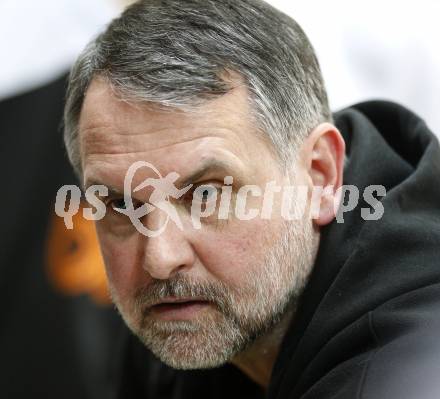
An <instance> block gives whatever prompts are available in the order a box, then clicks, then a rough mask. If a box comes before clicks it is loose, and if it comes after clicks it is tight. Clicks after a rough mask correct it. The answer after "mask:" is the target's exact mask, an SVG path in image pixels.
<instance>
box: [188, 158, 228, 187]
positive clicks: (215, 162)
mask: <svg viewBox="0 0 440 399" xmlns="http://www.w3.org/2000/svg"><path fill="white" fill-rule="evenodd" d="M232 170H233V167H232V165H231V164H229V163H227V162H224V161H221V160H219V159H216V158H208V159H207V160H205V161H203V163H202V164H201V165H200V166H199V167H198V168H197V169H196V170H195V171H194V172H192V173H191V174H190V175H189V176H187V177H186V178H185V179H182V182H181V186H182V187H186V186H187V185H189V184H192V183H194V182H196V181H197V180H199V179H201V178H202V177H204V176H206V175H207V174H209V173H212V172H218V171H224V172H225V176H228V175H230V174H231V172H232Z"/></svg>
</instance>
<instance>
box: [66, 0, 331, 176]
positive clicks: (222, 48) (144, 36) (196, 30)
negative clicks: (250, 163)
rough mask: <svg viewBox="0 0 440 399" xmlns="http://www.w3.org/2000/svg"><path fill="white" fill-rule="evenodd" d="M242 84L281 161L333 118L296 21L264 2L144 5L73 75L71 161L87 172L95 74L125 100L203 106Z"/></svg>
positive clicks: (150, 0)
mask: <svg viewBox="0 0 440 399" xmlns="http://www.w3.org/2000/svg"><path fill="white" fill-rule="evenodd" d="M228 71H234V72H237V73H238V74H239V75H240V76H241V77H242V78H243V80H244V82H245V84H246V86H247V88H248V92H249V101H250V103H251V106H252V107H251V109H252V112H253V116H254V117H255V120H256V121H257V123H258V127H259V128H260V130H262V131H263V132H264V133H265V134H267V136H268V137H269V139H270V141H271V142H272V143H273V146H274V148H275V150H276V152H277V154H278V155H279V157H280V160H281V161H282V163H284V164H286V162H288V161H290V160H292V159H293V157H294V154H295V148H296V147H295V146H296V145H298V144H299V143H300V142H302V140H303V139H304V138H305V137H306V136H307V135H308V134H309V133H310V131H311V130H312V129H313V128H314V127H316V126H317V125H318V124H319V123H321V122H324V121H331V120H332V116H331V112H330V110H329V106H328V100H327V94H326V91H325V87H324V83H323V79H322V76H321V72H320V69H319V64H318V61H317V59H316V55H315V53H314V51H313V48H312V46H311V44H310V42H309V40H308V39H307V37H306V35H305V34H304V32H303V31H302V29H301V28H300V26H299V25H298V24H297V23H296V22H295V21H294V20H293V19H291V18H290V17H288V16H287V15H285V14H283V13H282V12H280V11H278V10H276V9H275V8H273V7H271V6H270V5H268V4H267V3H265V2H263V1H259V0H185V1H182V0H141V1H138V2H137V3H135V4H133V5H132V6H131V7H129V8H128V9H127V10H126V11H125V12H124V13H123V14H122V15H121V16H120V17H119V18H117V19H115V20H113V21H112V22H111V23H110V25H109V26H108V27H107V29H106V30H105V32H103V33H102V34H100V35H99V36H98V37H97V38H96V39H95V40H93V41H92V42H91V43H90V44H89V45H88V46H87V47H86V48H85V50H84V51H83V52H82V54H81V55H80V56H79V58H78V60H77V61H76V63H75V65H74V66H73V69H72V71H71V74H70V78H69V88H68V92H67V100H66V106H65V113H64V139H65V144H66V148H67V152H68V156H69V159H70V161H71V163H72V165H73V167H74V169H75V171H76V172H77V173H78V175H81V173H82V171H81V154H80V149H79V142H78V124H79V118H80V114H81V108H82V105H83V101H84V97H85V93H86V91H87V89H88V87H89V85H90V83H91V81H92V79H93V78H94V77H96V76H100V77H103V78H104V79H106V81H107V82H108V83H109V84H111V86H112V87H113V88H114V90H115V91H116V92H117V93H118V94H119V95H121V96H124V97H125V98H128V99H131V100H135V101H148V102H151V103H154V104H157V105H159V106H165V107H188V106H196V105H197V104H200V103H201V102H203V101H207V100H209V99H210V98H213V97H215V96H218V95H222V94H224V93H227V92H228V91H229V90H230V89H231V87H230V85H228V83H227V82H226V81H225V80H224V79H223V78H222V75H223V74H224V73H225V72H228Z"/></svg>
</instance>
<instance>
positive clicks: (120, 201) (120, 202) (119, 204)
mask: <svg viewBox="0 0 440 399" xmlns="http://www.w3.org/2000/svg"><path fill="white" fill-rule="evenodd" d="M107 207H109V208H111V209H112V210H117V209H121V210H125V209H127V207H126V205H125V200H124V198H115V199H113V200H110V201H108V202H107Z"/></svg>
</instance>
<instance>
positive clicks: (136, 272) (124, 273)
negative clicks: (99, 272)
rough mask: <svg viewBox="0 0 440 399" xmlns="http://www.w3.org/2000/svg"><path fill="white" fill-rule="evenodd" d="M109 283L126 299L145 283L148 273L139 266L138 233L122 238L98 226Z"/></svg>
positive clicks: (119, 295)
mask: <svg viewBox="0 0 440 399" xmlns="http://www.w3.org/2000/svg"><path fill="white" fill-rule="evenodd" d="M97 232H98V237H99V242H100V246H101V251H102V255H103V258H104V263H105V268H106V272H107V278H108V281H109V285H110V286H111V287H112V289H113V290H114V291H115V293H116V294H117V295H118V298H119V299H120V300H122V301H123V300H124V298H126V297H127V296H128V295H129V294H130V293H133V292H134V291H133V290H134V289H136V288H137V287H139V286H140V285H142V284H143V280H144V279H145V275H146V273H142V268H141V267H138V265H139V261H138V256H137V253H138V240H137V235H135V234H134V235H132V236H131V237H129V238H124V239H120V238H117V237H115V236H113V235H112V234H109V233H108V232H106V231H105V230H104V229H100V228H99V227H97Z"/></svg>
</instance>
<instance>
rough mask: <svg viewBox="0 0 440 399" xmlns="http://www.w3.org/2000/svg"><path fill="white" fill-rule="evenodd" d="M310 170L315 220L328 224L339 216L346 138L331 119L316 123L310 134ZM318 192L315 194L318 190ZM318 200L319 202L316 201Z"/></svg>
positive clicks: (308, 148) (319, 224)
mask: <svg viewBox="0 0 440 399" xmlns="http://www.w3.org/2000/svg"><path fill="white" fill-rule="evenodd" d="M306 149H307V150H308V152H309V154H310V156H309V157H308V173H309V177H310V181H311V184H312V192H314V193H315V195H312V196H311V202H312V204H311V209H313V210H314V212H313V215H312V217H313V219H314V223H315V224H316V225H318V226H325V225H326V224H328V223H330V222H331V221H332V220H333V219H334V218H335V216H336V213H337V209H338V207H339V203H340V195H338V192H339V191H340V190H338V189H339V187H341V185H342V184H343V167H344V156H345V142H344V139H343V138H342V135H341V133H340V132H339V130H338V129H337V128H336V127H335V126H334V125H332V124H330V123H322V124H320V125H319V126H317V127H316V128H315V129H314V130H313V131H312V133H311V134H310V135H309V137H308V138H307V146H306ZM317 192H318V193H319V195H316V193H317ZM316 201H318V202H316Z"/></svg>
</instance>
